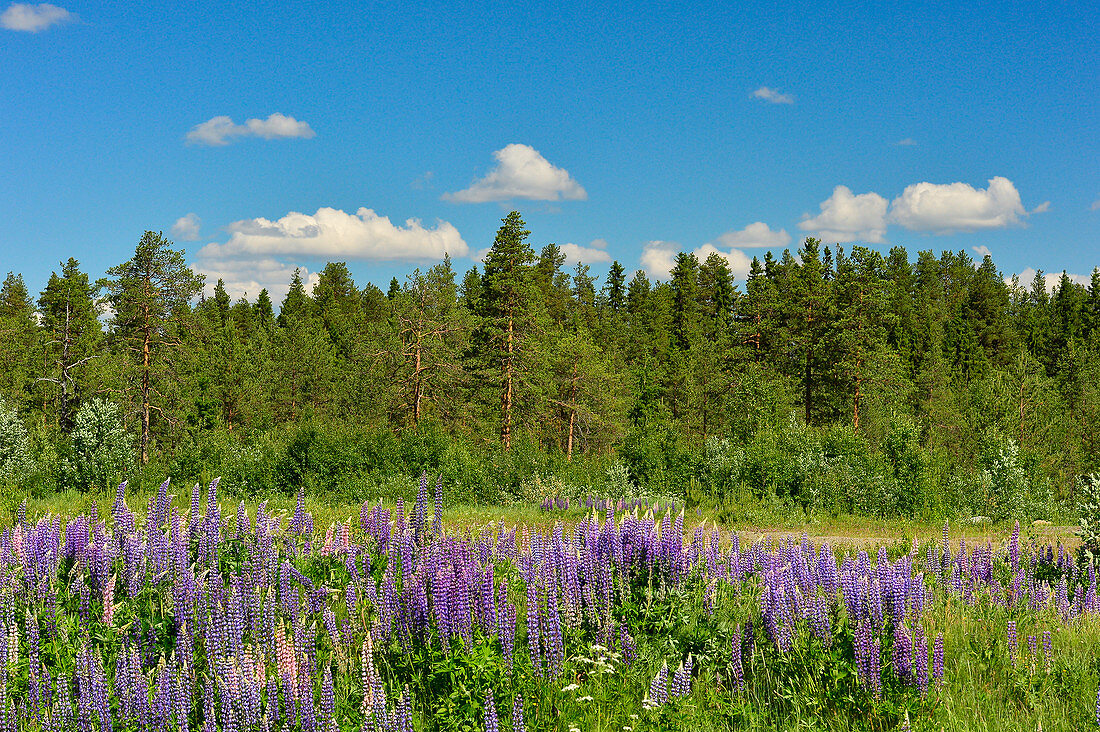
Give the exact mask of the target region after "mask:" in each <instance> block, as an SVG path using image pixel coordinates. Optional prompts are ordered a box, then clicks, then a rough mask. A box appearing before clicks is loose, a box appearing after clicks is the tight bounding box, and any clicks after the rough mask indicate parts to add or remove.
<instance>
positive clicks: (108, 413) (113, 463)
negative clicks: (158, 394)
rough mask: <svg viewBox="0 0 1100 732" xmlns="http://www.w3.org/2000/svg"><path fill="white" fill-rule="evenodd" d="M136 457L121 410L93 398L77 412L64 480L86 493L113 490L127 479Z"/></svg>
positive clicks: (104, 401)
mask: <svg viewBox="0 0 1100 732" xmlns="http://www.w3.org/2000/svg"><path fill="white" fill-rule="evenodd" d="M133 457H134V452H133V447H132V446H131V444H130V438H129V436H128V435H127V434H126V430H124V429H123V427H122V417H121V416H120V415H119V413H118V407H116V406H115V405H114V404H112V403H110V402H108V401H106V400H105V399H93V400H91V401H90V402H86V403H85V404H84V405H83V406H81V407H80V410H79V411H77V413H76V419H75V421H74V423H73V431H72V434H71V435H70V436H69V446H68V450H67V454H66V456H65V457H64V458H63V461H62V474H63V476H64V481H65V482H67V483H68V484H70V485H72V486H74V487H76V488H78V489H79V490H83V491H86V490H91V489H93V488H98V489H107V488H110V487H111V486H112V485H114V484H117V483H118V482H120V481H122V480H123V479H125V478H126V477H127V473H128V472H129V471H130V469H131V468H132V467H133Z"/></svg>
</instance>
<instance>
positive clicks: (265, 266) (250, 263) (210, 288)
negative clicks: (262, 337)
mask: <svg viewBox="0 0 1100 732" xmlns="http://www.w3.org/2000/svg"><path fill="white" fill-rule="evenodd" d="M191 269H192V270H194V271H195V272H196V273H198V274H204V275H206V284H205V286H204V287H203V294H205V295H206V296H207V297H210V296H212V295H213V294H214V287H215V285H216V284H217V282H218V280H219V279H221V280H223V282H224V285H225V291H226V292H227V293H229V297H231V298H232V299H233V300H234V301H236V300H238V299H240V298H242V297H246V296H247V298H248V300H249V301H251V302H255V301H256V297H257V296H258V295H259V294H260V290H262V289H264V288H265V287H266V288H267V292H268V294H269V295H270V296H271V300H272V302H274V303H275V307H276V308H278V307H279V303H281V302H282V301H283V299H284V298H286V294H287V293H288V292H289V291H290V280H291V278H292V277H293V276H294V270H295V269H299V270H301V271H300V272H299V274H300V275H301V277H302V280H303V283H304V284H305V288H306V293H307V294H308V293H311V292H313V287H314V285H316V284H317V281H318V280H319V279H320V275H319V274H318V273H317V272H310V271H309V270H308V269H306V268H305V267H301V266H298V267H296V266H295V265H294V264H289V263H287V262H282V261H279V260H277V259H271V258H255V259H224V260H212V259H204V258H202V257H201V254H200V259H199V261H198V262H196V263H194V264H192V265H191Z"/></svg>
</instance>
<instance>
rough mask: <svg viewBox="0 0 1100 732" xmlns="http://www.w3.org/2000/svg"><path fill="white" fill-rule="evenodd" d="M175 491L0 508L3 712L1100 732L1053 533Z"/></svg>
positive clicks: (1089, 659)
mask: <svg viewBox="0 0 1100 732" xmlns="http://www.w3.org/2000/svg"><path fill="white" fill-rule="evenodd" d="M177 489H178V486H175V485H173V484H170V483H167V482H166V483H165V484H164V485H162V486H161V487H160V489H159V490H157V491H154V492H142V493H138V494H136V495H127V493H126V488H125V486H123V487H120V488H119V490H118V491H117V493H116V494H115V495H114V496H102V495H100V496H99V497H98V499H99V500H98V501H97V497H96V496H95V495H87V494H78V495H79V498H77V495H71V496H69V497H68V498H71V499H73V500H67V499H66V495H65V494H60V495H54V496H52V497H50V499H49V500H45V501H44V500H39V501H31V502H30V504H29V505H27V504H23V505H22V506H20V507H19V508H18V509H17V510H16V511H15V515H14V516H13V519H12V523H11V525H10V526H8V527H6V528H5V529H4V531H3V534H2V536H0V572H2V573H3V580H4V581H3V583H2V587H3V589H0V607H2V608H3V611H4V612H3V613H2V617H3V618H4V621H3V622H2V624H0V625H2V629H3V632H2V633H0V636H2V638H3V641H4V645H3V648H2V650H3V651H4V653H3V654H0V658H6V659H7V662H6V663H5V664H4V666H3V669H2V671H0V674H2V677H3V682H4V683H3V684H2V685H0V689H2V694H3V698H0V728H2V729H4V730H8V729H12V730H14V729H28V730H74V731H75V730H79V731H80V732H86V731H88V732H90V731H92V730H142V729H158V730H160V729H171V730H177V729H194V730H214V729H217V730H235V731H243V730H267V729H300V730H308V731H310V732H313V731H318V732H320V731H322V730H323V731H324V732H329V731H331V730H360V729H366V730H401V731H405V730H477V731H480V730H487V731H494V732H495V731H497V730H505V731H507V730H570V729H577V730H585V731H587V730H676V729H688V728H697V729H700V730H725V729H730V730H732V729H761V730H763V729H830V730H895V729H910V730H940V729H951V730H1002V729H1004V730H1010V729H1011V730H1015V729H1019V730H1035V729H1038V728H1040V727H1041V728H1042V729H1045V730H1081V729H1089V728H1094V727H1093V725H1098V724H1100V719H1098V717H1097V715H1098V714H1100V691H1098V686H1100V673H1098V671H1100V661H1098V659H1100V622H1098V620H1100V601H1098V599H1097V594H1096V572H1095V565H1094V564H1090V563H1088V562H1087V561H1085V560H1084V559H1083V558H1082V557H1084V556H1085V555H1083V554H1081V553H1080V552H1078V551H1075V546H1076V543H1077V542H1073V541H1072V540H1071V537H1070V536H1069V535H1068V533H1067V532H1066V531H1065V530H1064V529H1061V528H1059V527H1042V528H1041V529H1032V528H1031V527H1025V528H1024V529H1023V530H1021V529H1020V527H1019V525H1018V524H1015V525H1012V526H1008V525H1004V524H1000V525H995V526H989V525H981V526H975V525H966V526H965V527H963V526H959V527H953V526H950V525H947V524H945V525H943V526H941V527H938V529H937V530H936V531H935V532H934V533H932V532H931V531H930V529H931V527H929V526H921V525H920V524H908V525H907V526H908V527H909V530H908V531H907V532H903V533H906V534H908V536H903V533H899V532H897V531H896V530H897V526H896V525H892V524H890V523H889V522H883V523H879V524H874V523H871V522H865V523H863V524H862V525H860V524H858V523H856V522H849V523H845V522H843V521H834V522H832V523H828V524H825V525H821V526H817V527H814V528H816V529H819V531H817V532H814V533H815V534H818V535H821V536H828V539H825V540H821V539H817V538H815V539H811V538H810V537H809V536H807V535H802V536H799V534H798V533H791V532H790V531H783V530H778V531H770V530H769V527H762V526H751V527H745V526H742V527H737V526H732V527H731V526H726V525H720V524H719V523H716V522H715V520H714V516H713V515H712V513H713V512H711V511H704V510H703V509H701V508H700V509H698V510H695V509H688V510H684V509H683V508H682V507H681V506H679V505H676V504H675V503H672V502H669V501H650V500H644V499H635V500H625V499H618V500H602V499H598V498H595V497H592V498H588V499H585V500H582V501H581V502H580V504H579V505H578V503H577V502H576V501H573V502H571V503H570V504H569V505H568V507H566V503H565V501H564V499H559V500H557V501H554V500H550V501H549V502H545V501H544V503H543V505H542V506H539V505H538V504H527V505H523V504H514V505H511V506H507V507H497V508H489V507H485V506H480V507H479V506H472V505H466V504H461V503H452V502H450V501H449V500H448V498H447V496H446V487H445V485H443V484H442V482H438V483H436V485H435V486H434V489H433V486H430V485H429V481H428V480H427V477H426V476H425V477H423V478H422V479H421V481H420V484H419V486H418V488H417V493H416V498H415V500H411V501H409V502H408V503H407V504H406V502H405V501H404V500H403V499H402V498H400V497H398V498H397V500H396V501H391V502H386V503H383V502H376V501H368V502H365V503H363V504H359V505H354V506H353V505H349V504H339V503H333V502H326V501H325V500H324V497H323V496H321V497H317V498H314V497H310V496H306V495H305V494H304V492H303V493H299V495H298V497H297V499H282V500H280V501H278V502H272V503H267V502H265V503H260V504H256V503H252V502H249V503H245V502H241V503H239V504H237V505H232V503H230V502H228V501H227V502H226V503H225V504H224V505H223V503H222V502H221V501H220V500H219V485H218V481H214V482H212V483H211V484H210V485H209V486H208V487H207V488H206V489H205V491H204V490H202V489H200V487H199V486H197V485H196V486H195V487H194V489H186V488H185V489H184V490H182V491H180V490H177ZM222 493H223V494H224V493H225V489H224V488H223V490H222ZM790 524H791V528H798V527H797V526H795V525H794V524H795V522H793V521H792V522H790ZM802 528H806V527H802ZM761 529H763V530H762V531H761ZM1049 539H1053V540H1054V541H1055V543H1054V544H1053V545H1052V544H1050V543H1047V541H1048V540H1049ZM1063 540H1065V541H1064V543H1063Z"/></svg>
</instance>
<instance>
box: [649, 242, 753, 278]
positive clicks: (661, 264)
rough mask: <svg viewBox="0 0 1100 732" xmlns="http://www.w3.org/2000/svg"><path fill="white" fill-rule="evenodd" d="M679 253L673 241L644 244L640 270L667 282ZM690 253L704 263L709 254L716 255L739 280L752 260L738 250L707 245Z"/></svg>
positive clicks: (680, 248)
mask: <svg viewBox="0 0 1100 732" xmlns="http://www.w3.org/2000/svg"><path fill="white" fill-rule="evenodd" d="M681 251H683V247H681V246H680V245H679V244H677V243H676V242H674V241H650V242H646V244H645V246H643V247H642V256H641V263H642V269H644V270H645V272H646V274H647V275H649V276H650V277H652V278H653V279H659V280H667V279H668V278H669V274H670V273H671V272H672V268H673V267H674V266H676V255H677V254H679V253H680V252H681ZM692 253H693V254H694V255H695V256H696V258H698V260H699V261H700V262H705V261H706V259H707V257H709V256H710V255H711V254H718V255H719V256H721V257H723V258H724V259H725V260H726V261H727V262H728V263H729V266H730V271H731V272H733V276H734V277H735V278H737V279H741V280H744V279H746V278H747V277H748V274H749V268H750V267H751V266H752V258H751V257H749V256H748V255H746V254H745V253H744V252H742V251H741V250H739V249H731V250H729V251H723V250H721V249H719V248H717V247H716V246H714V245H713V244H709V243H708V244H704V245H703V246H701V247H699V248H698V249H695V250H694V251H693V252H692Z"/></svg>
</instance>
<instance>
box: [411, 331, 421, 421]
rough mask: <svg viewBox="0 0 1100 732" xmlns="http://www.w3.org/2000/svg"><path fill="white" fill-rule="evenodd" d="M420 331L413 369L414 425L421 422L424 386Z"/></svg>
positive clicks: (417, 335) (417, 337) (417, 336)
mask: <svg viewBox="0 0 1100 732" xmlns="http://www.w3.org/2000/svg"><path fill="white" fill-rule="evenodd" d="M420 351H421V348H420V333H419V332H418V333H417V334H416V367H415V368H414V369H413V427H415V426H417V425H418V424H420V396H421V394H422V393H423V387H422V386H421V381H420Z"/></svg>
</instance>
